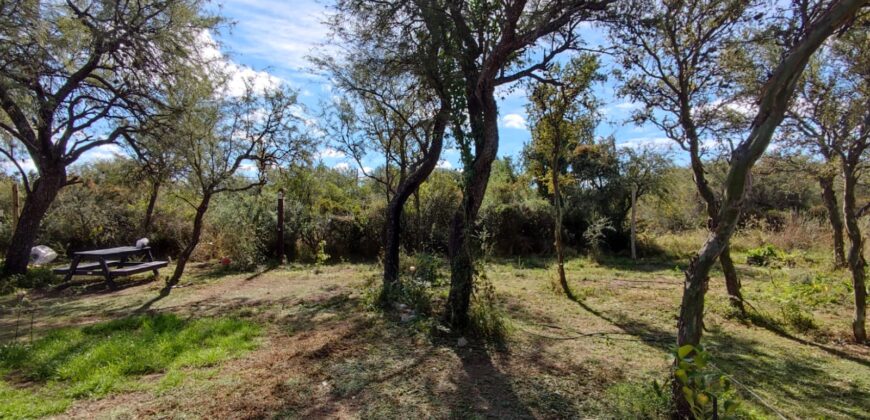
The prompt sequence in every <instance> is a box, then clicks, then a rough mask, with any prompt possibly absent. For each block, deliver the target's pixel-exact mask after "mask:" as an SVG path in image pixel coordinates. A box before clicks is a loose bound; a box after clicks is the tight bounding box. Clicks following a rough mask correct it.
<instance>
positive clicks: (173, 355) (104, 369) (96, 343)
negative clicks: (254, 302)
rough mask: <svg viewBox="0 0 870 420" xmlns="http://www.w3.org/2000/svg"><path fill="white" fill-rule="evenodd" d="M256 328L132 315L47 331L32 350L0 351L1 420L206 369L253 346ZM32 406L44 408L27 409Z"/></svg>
mask: <svg viewBox="0 0 870 420" xmlns="http://www.w3.org/2000/svg"><path fill="white" fill-rule="evenodd" d="M259 334H260V328H259V327H258V326H256V325H255V324H252V323H250V322H247V321H242V320H238V319H233V318H203V319H196V320H185V319H181V318H179V317H177V316H175V315H171V314H168V315H166V314H161V315H155V316H137V317H130V318H124V319H119V320H115V321H110V322H105V323H101V324H97V325H92V326H88V327H83V328H64V329H59V330H55V331H52V332H50V333H48V334H47V335H46V336H44V337H43V338H40V339H37V340H36V341H34V342H33V343H32V345H29V346H24V345H19V344H10V345H7V346H5V347H2V348H0V374H3V376H11V377H15V378H21V379H23V380H25V381H32V382H34V383H36V384H38V386H36V387H27V388H22V387H16V386H14V385H11V384H7V383H5V382H3V381H2V380H0V396H2V397H3V398H2V403H0V418H29V417H37V416H42V415H47V414H52V413H59V412H62V411H63V410H65V409H66V407H67V406H68V405H69V403H70V402H71V401H72V400H74V399H79V398H94V397H100V396H104V395H107V394H109V393H112V392H116V391H123V390H129V389H136V388H138V387H139V386H141V385H139V384H137V383H136V377H137V376H140V375H145V374H152V373H167V374H171V373H175V372H176V371H179V370H181V369H185V368H196V367H205V366H212V365H215V364H217V363H219V362H221V361H224V360H226V359H229V358H232V357H237V356H239V355H241V354H242V353H244V352H247V351H249V350H252V349H253V348H255V347H256V345H257V342H256V337H257V336H258V335H259ZM34 400H40V401H43V402H44V404H33V401H34Z"/></svg>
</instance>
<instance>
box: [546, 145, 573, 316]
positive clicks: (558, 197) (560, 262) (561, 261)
mask: <svg viewBox="0 0 870 420" xmlns="http://www.w3.org/2000/svg"><path fill="white" fill-rule="evenodd" d="M559 143H560V142H559V139H558V137H557V138H556V139H555V145H554V146H553V159H552V162H551V163H550V172H551V173H552V174H553V175H552V181H553V207H554V208H555V210H556V220H555V222H556V223H555V225H556V226H555V228H554V229H553V236H554V238H553V240H554V245H555V247H556V264H557V267H558V270H559V284H560V285H561V286H562V291H563V292H565V296H568V298H569V299H574V295H573V294H572V293H571V288H570V287H569V286H568V279H567V278H566V277H565V252H564V247H563V244H562V194H561V191H560V190H559V173H561V168H559V149H560V144H559Z"/></svg>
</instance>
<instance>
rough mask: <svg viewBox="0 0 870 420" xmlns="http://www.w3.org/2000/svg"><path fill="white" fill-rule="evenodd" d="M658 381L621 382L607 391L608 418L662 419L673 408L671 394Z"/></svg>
mask: <svg viewBox="0 0 870 420" xmlns="http://www.w3.org/2000/svg"><path fill="white" fill-rule="evenodd" d="M664 388H665V387H663V386H661V385H660V384H659V383H658V382H656V381H653V382H652V383H651V384H650V383H648V382H647V383H645V382H620V383H617V384H615V385H612V386H610V387H609V388H607V391H605V404H606V409H607V411H608V415H609V416H608V418H613V419H662V418H667V417H668V415H669V414H670V409H671V394H670V392H667V390H666V389H664Z"/></svg>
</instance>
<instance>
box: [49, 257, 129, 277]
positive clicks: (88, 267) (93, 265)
mask: <svg viewBox="0 0 870 420" xmlns="http://www.w3.org/2000/svg"><path fill="white" fill-rule="evenodd" d="M120 263H121V262H120V261H117V260H110V261H106V264H108V265H109V267H111V266H112V265H117V264H120ZM51 271H52V272H53V273H54V274H66V273H69V266H66V267H58V268H54V269H52V270H51ZM75 274H78V275H92V274H94V275H96V274H99V275H102V274H103V267H102V266H101V264H100V262H99V261H96V262H89V263H83V264H79V265H78V267H76V272H75Z"/></svg>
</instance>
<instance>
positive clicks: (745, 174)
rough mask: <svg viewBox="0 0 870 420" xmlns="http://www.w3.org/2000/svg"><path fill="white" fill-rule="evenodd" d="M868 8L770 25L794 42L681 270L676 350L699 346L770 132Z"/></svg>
mask: <svg viewBox="0 0 870 420" xmlns="http://www.w3.org/2000/svg"><path fill="white" fill-rule="evenodd" d="M866 5H867V1H866V0H839V1H833V2H817V3H813V4H812V5H810V6H812V7H809V8H808V7H805V6H807V4H797V5H796V6H798V7H796V8H795V10H793V11H792V12H793V13H792V14H791V15H790V16H787V18H786V19H783V20H785V21H786V22H785V23H786V24H787V26H782V25H781V24H776V25H774V27H773V30H777V31H784V32H789V33H791V34H792V35H793V38H792V41H791V42H790V43H789V44H788V45H787V46H786V48H785V51H784V54H783V55H782V58H781V60H780V61H779V63H778V64H777V66H776V67H775V68H774V69H773V71H772V73H770V75H769V77H767V78H766V82H765V83H764V85H763V86H761V88H760V94H759V95H758V100H757V105H756V107H757V111H756V112H755V117H754V118H753V120H752V124H751V126H750V129H749V132H748V134H747V135H746V137H745V139H744V140H743V141H741V142H740V143H739V144H738V145H737V146H736V147H735V149H734V151H733V152H732V153H731V159H730V164H729V168H728V175H727V176H726V179H725V184H724V193H723V195H722V200H721V204H720V206H719V213H718V214H717V220H718V224H717V225H716V227H715V228H714V229H713V230H711V232H710V233H709V235H708V236H707V239H706V241H705V242H704V244H703V245H702V246H701V248H700V250H699V251H698V254H697V255H696V256H695V257H693V258H692V260H691V261H690V263H689V266H688V268H687V269H686V271H685V286H684V288H683V298H682V304H681V306H680V317H679V321H678V324H677V325H678V331H677V345H678V347H681V348H682V347H684V346H697V345H698V344H699V343H700V340H701V334H702V331H703V315H704V297H705V295H706V292H707V286H708V283H709V274H710V269H711V268H712V266H713V264H714V263H715V261H716V259H717V258H718V257H719V255H720V254H721V252H722V251H723V250H724V249H725V248H726V247H727V245H728V241H729V240H730V238H731V235H732V234H733V233H734V229H735V228H736V226H737V220H738V218H739V217H740V211H741V207H742V203H743V199H744V198H745V194H746V189H747V186H748V184H749V176H750V171H751V170H752V167H753V166H754V165H755V162H756V161H758V159H759V158H760V157H761V155H762V154H763V153H764V151H765V150H766V149H767V146H768V145H769V144H770V140H771V137H772V136H773V133H774V131H775V130H776V128H777V127H778V126H779V125H780V123H781V122H782V120H783V118H784V117H785V113H786V110H787V109H788V107H789V105H790V102H791V100H792V97H793V96H794V91H795V88H796V86H797V83H798V81H799V79H800V77H801V74H802V73H803V70H804V68H805V67H806V65H807V62H808V61H809V59H810V57H811V56H812V54H813V53H814V52H815V51H816V50H817V49H818V48H819V47H820V46H821V45H822V44H823V43H824V42H825V41H826V40H827V39H828V37H830V36H831V35H832V34H833V33H834V32H835V31H837V30H839V29H840V28H842V27H843V26H844V25H846V24H847V23H848V22H850V21H852V19H854V17H855V15H856V14H857V13H858V11H859V9H861V8H862V7H864V6H866ZM775 23H780V22H775ZM673 384H674V386H673V393H674V395H673V396H674V401H676V403H677V408H678V410H679V412H680V413H681V414H683V415H688V414H689V412H690V410H689V407H688V402H687V401H686V399H685V397H684V395H683V393H682V390H681V389H680V387H679V385H678V381H677V380H674V381H673Z"/></svg>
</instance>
